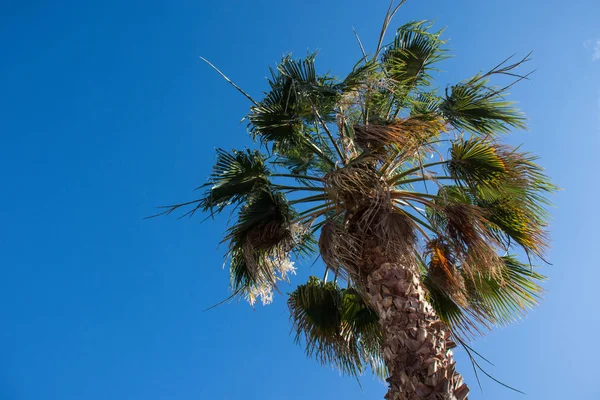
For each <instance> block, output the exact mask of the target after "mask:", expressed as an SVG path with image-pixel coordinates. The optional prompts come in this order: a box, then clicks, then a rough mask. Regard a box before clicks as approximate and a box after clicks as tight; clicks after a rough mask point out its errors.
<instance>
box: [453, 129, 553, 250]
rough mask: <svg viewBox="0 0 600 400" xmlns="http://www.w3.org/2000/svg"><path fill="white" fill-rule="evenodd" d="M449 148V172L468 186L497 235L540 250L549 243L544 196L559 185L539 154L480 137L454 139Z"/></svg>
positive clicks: (459, 182) (546, 204)
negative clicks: (540, 163) (540, 161)
mask: <svg viewBox="0 0 600 400" xmlns="http://www.w3.org/2000/svg"><path fill="white" fill-rule="evenodd" d="M450 153H451V160H450V161H449V163H448V165H447V169H448V171H449V172H450V175H451V176H452V177H453V178H454V179H455V180H456V181H457V183H458V184H459V185H466V186H465V187H464V189H466V190H467V191H468V192H469V194H470V195H471V196H472V198H473V199H474V203H476V204H477V206H479V207H480V208H481V209H482V210H483V213H484V215H485V216H486V219H487V221H489V222H490V223H491V224H492V225H491V229H492V231H493V232H494V234H495V235H496V237H498V238H510V239H512V240H514V241H515V242H516V243H517V244H519V245H521V246H522V247H523V248H524V249H525V250H527V251H531V252H533V253H534V254H538V255H540V254H542V252H543V249H544V248H545V247H546V246H547V240H546V233H545V231H544V228H545V226H546V220H547V218H548V215H547V212H546V210H545V206H548V205H549V204H550V203H549V201H548V200H547V198H546V196H547V195H548V194H550V193H551V192H553V191H554V190H556V187H555V186H554V185H552V184H551V183H550V181H549V179H548V178H547V177H546V175H545V174H544V172H543V169H542V168H541V167H539V166H538V165H537V164H536V163H535V158H534V157H533V156H531V155H530V154H528V153H519V152H517V151H516V150H515V149H511V148H509V147H508V146H504V145H498V144H496V143H492V142H489V141H486V140H481V139H470V140H466V141H458V142H455V143H453V145H452V148H451V151H450ZM505 242H508V241H507V240H505Z"/></svg>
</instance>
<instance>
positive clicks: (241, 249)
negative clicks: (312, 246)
mask: <svg viewBox="0 0 600 400" xmlns="http://www.w3.org/2000/svg"><path fill="white" fill-rule="evenodd" d="M296 216H297V213H296V212H295V211H294V210H293V209H292V208H291V207H290V206H289V204H288V203H287V201H286V199H285V197H284V196H283V195H282V194H281V193H277V192H273V191H271V190H258V191H257V192H255V193H253V194H252V196H251V197H250V198H249V199H248V201H247V203H246V204H245V205H244V206H243V207H242V209H241V210H240V212H239V215H238V219H237V221H236V223H235V224H234V225H233V226H231V227H230V228H229V229H228V233H227V235H226V237H225V240H226V241H229V252H228V255H229V257H230V264H231V265H230V272H231V286H232V289H233V290H234V292H235V293H244V294H245V295H246V296H247V297H248V298H249V300H250V302H251V303H252V302H253V301H255V300H256V297H257V295H259V294H261V295H263V297H268V296H269V294H270V293H272V289H273V288H274V286H275V284H276V282H277V281H278V280H282V279H286V277H287V275H288V274H289V273H293V272H294V267H293V262H291V260H290V252H292V251H293V250H294V249H298V250H299V251H305V250H307V248H305V247H303V246H305V244H304V243H303V240H304V239H307V238H308V237H307V235H306V231H305V229H304V228H303V227H302V226H298V225H296V224H293V223H292V222H293V220H294V218H295V217H296Z"/></svg>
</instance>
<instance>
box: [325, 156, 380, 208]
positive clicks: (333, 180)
mask: <svg viewBox="0 0 600 400" xmlns="http://www.w3.org/2000/svg"><path fill="white" fill-rule="evenodd" d="M381 185H382V182H381V179H380V178H379V177H378V176H377V174H376V173H375V171H374V169H373V168H372V167H370V166H369V165H368V164H361V165H356V166H348V167H345V168H340V169H337V170H334V171H331V172H329V173H328V174H327V175H325V194H326V196H327V198H328V199H329V200H331V201H332V202H333V203H334V204H335V205H336V207H337V208H338V210H342V209H344V210H351V209H355V208H357V207H360V206H361V204H363V203H365V202H366V201H369V199H370V198H371V197H372V196H374V193H375V192H377V191H381V187H380V186H381Z"/></svg>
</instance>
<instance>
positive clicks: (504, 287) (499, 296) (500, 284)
mask: <svg viewBox="0 0 600 400" xmlns="http://www.w3.org/2000/svg"><path fill="white" fill-rule="evenodd" d="M501 259H502V268H501V269H500V273H499V274H496V275H490V274H478V275H468V274H463V279H464V282H465V286H464V291H463V294H464V296H465V299H466V301H467V303H466V304H461V302H460V301H457V299H456V297H455V296H453V295H452V294H451V292H449V291H448V290H447V288H446V287H444V286H442V285H440V284H439V282H438V281H436V279H435V277H434V276H432V274H431V270H425V271H426V272H425V273H424V275H423V276H422V282H423V284H424V286H425V288H426V289H427V292H428V296H429V301H430V302H431V304H432V306H433V307H434V309H435V311H436V313H437V314H438V315H439V316H440V318H441V319H442V320H443V321H444V322H445V323H446V324H447V325H448V326H450V328H451V329H452V330H453V332H454V334H456V335H458V336H459V337H463V338H465V339H466V338H469V337H472V336H473V335H474V334H481V333H483V331H485V330H488V329H491V328H492V326H494V325H500V326H505V325H507V324H509V323H511V322H514V321H517V320H518V319H519V318H520V317H522V316H523V315H525V313H526V312H527V311H528V310H529V309H531V308H533V307H534V306H535V305H536V304H537V303H538V301H539V299H540V297H541V295H542V293H543V290H542V288H541V287H540V285H539V282H541V281H543V280H544V279H545V278H544V276H543V275H541V274H539V273H537V272H535V271H533V270H532V269H531V267H529V266H527V265H525V264H523V263H520V262H519V261H517V259H516V258H515V256H504V257H501Z"/></svg>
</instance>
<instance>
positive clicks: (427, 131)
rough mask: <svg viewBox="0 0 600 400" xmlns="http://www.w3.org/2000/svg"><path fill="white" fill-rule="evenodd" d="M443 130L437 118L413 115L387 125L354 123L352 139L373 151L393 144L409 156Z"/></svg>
mask: <svg viewBox="0 0 600 400" xmlns="http://www.w3.org/2000/svg"><path fill="white" fill-rule="evenodd" d="M444 130H445V128H444V125H443V123H442V122H441V121H440V120H439V119H434V118H428V119H423V118H419V117H416V116H415V117H409V118H404V119H397V120H394V121H392V122H391V123H389V124H387V125H376V124H369V125H355V126H354V140H355V141H356V143H357V144H358V145H359V146H360V147H362V148H363V149H366V150H371V151H375V150H377V149H381V148H382V147H384V146H394V147H395V148H396V149H398V150H399V151H401V152H402V153H403V154H405V155H406V157H410V156H413V155H414V152H415V151H417V150H418V149H419V148H420V147H421V146H423V145H424V144H426V143H428V142H429V141H431V140H432V139H433V138H435V137H437V136H439V135H440V133H442V132H443V131H444Z"/></svg>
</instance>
